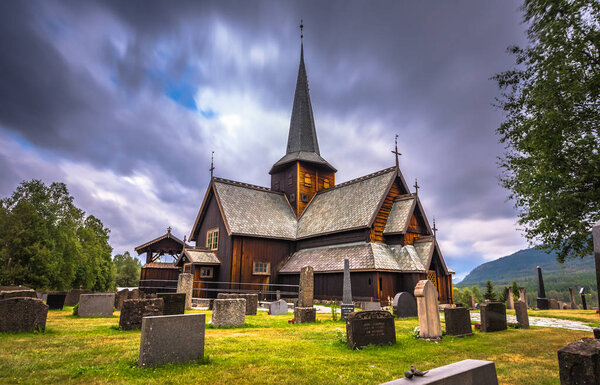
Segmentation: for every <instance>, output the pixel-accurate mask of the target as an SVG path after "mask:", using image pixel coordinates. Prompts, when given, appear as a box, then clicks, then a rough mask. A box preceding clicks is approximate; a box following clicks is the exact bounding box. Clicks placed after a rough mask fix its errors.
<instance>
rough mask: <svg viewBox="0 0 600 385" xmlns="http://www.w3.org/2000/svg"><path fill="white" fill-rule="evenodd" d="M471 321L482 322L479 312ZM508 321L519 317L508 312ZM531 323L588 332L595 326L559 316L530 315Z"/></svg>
mask: <svg viewBox="0 0 600 385" xmlns="http://www.w3.org/2000/svg"><path fill="white" fill-rule="evenodd" d="M471 321H475V322H480V321H481V316H480V314H479V313H471ZM506 321H507V322H509V323H516V322H517V317H516V316H514V315H510V314H507V315H506ZM529 325H531V326H543V327H547V328H560V329H570V330H582V331H586V332H591V331H593V328H591V327H589V326H587V325H585V324H584V323H583V322H579V321H569V320H564V319H558V318H545V317H529Z"/></svg>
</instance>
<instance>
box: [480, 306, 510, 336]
mask: <svg viewBox="0 0 600 385" xmlns="http://www.w3.org/2000/svg"><path fill="white" fill-rule="evenodd" d="M480 311H481V331H482V332H497V331H500V330H506V307H505V306H504V304H503V303H500V302H488V303H484V304H482V305H481V310H480Z"/></svg>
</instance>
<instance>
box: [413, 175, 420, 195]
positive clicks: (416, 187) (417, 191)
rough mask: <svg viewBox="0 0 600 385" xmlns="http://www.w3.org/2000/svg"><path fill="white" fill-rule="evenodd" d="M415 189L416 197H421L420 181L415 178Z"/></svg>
mask: <svg viewBox="0 0 600 385" xmlns="http://www.w3.org/2000/svg"><path fill="white" fill-rule="evenodd" d="M413 187H414V188H415V195H419V188H420V187H421V186H419V181H417V178H415V184H414V186H413Z"/></svg>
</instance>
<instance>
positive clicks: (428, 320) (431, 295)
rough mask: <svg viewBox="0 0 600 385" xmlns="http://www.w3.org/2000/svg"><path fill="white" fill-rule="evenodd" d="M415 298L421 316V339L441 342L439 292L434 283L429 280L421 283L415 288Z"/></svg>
mask: <svg viewBox="0 0 600 385" xmlns="http://www.w3.org/2000/svg"><path fill="white" fill-rule="evenodd" d="M415 297H416V298H417V311H418V314H419V338H423V339H426V340H431V341H437V340H440V339H441V338H442V326H441V324H440V312H439V309H438V292H437V289H436V287H435V285H434V284H433V282H431V281H430V280H428V279H425V280H421V281H419V282H418V283H417V286H415Z"/></svg>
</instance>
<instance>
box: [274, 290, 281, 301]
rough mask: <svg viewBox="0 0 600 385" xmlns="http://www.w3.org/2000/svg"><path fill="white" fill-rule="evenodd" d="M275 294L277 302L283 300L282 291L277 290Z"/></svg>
mask: <svg viewBox="0 0 600 385" xmlns="http://www.w3.org/2000/svg"><path fill="white" fill-rule="evenodd" d="M275 293H276V294H275V300H276V301H279V300H280V299H281V290H277V291H276V292H275Z"/></svg>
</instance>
